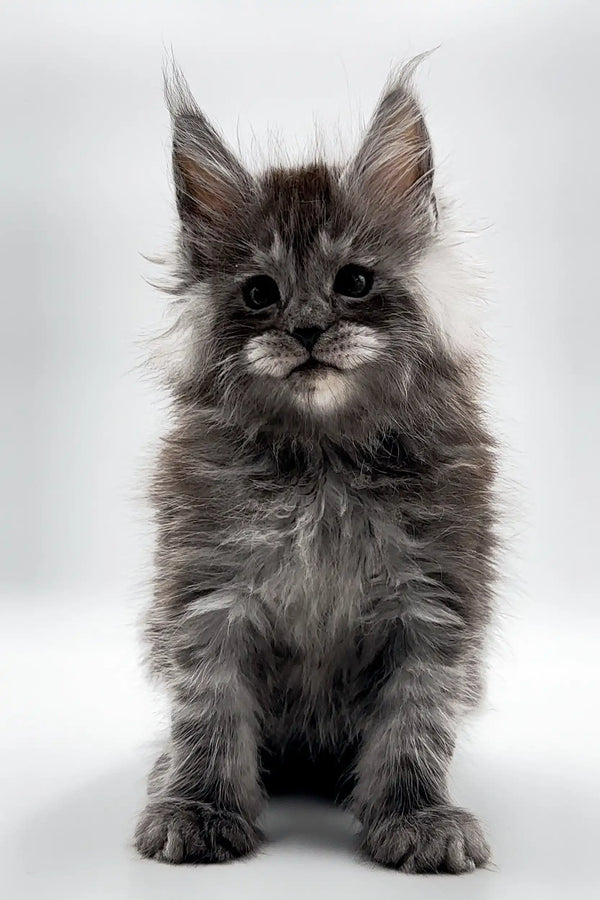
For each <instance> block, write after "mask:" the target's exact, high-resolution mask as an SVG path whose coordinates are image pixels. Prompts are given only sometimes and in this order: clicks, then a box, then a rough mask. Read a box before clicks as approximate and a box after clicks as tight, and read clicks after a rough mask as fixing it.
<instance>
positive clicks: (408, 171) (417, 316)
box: [167, 72, 463, 436]
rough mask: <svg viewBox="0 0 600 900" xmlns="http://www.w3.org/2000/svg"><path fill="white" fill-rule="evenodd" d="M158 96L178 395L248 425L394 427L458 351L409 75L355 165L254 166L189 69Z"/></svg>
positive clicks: (393, 91) (395, 88)
mask: <svg viewBox="0 0 600 900" xmlns="http://www.w3.org/2000/svg"><path fill="white" fill-rule="evenodd" d="M167 98H168V102H169V108H170V111H171V115H172V119H173V165H174V177H175V187H176V196H177V207H178V212H179V218H180V222H181V232H180V273H179V274H180V286H181V296H182V299H183V310H182V313H181V316H180V320H179V326H180V327H183V328H184V330H185V331H186V337H185V341H186V346H185V348H184V354H183V356H184V358H183V361H182V365H181V366H180V368H179V370H178V376H177V378H178V390H179V391H180V393H181V394H182V395H183V396H187V397H191V398H193V399H194V401H196V402H197V401H201V402H202V403H205V404H209V405H210V407H211V408H212V409H213V410H214V411H215V412H216V413H217V414H219V415H220V416H223V417H225V418H229V419H232V420H235V421H237V422H238V423H242V424H243V425H244V426H246V427H250V428H260V427H269V428H272V429H279V428H283V429H285V430H286V431H287V432H288V433H295V432H299V431H305V430H306V429H309V430H310V431H311V432H313V433H314V432H315V431H319V430H321V431H323V432H326V433H329V434H331V433H335V434H347V435H350V436H353V435H357V434H359V433H364V432H365V430H366V431H369V430H371V431H372V430H373V429H377V428H385V427H388V426H390V425H394V424H397V423H398V421H399V420H401V419H402V418H403V417H405V416H406V411H407V408H408V406H410V404H411V402H412V399H413V394H414V392H415V390H419V389H420V390H421V391H422V390H423V388H424V385H426V384H428V383H430V382H431V380H432V377H433V376H432V373H435V372H438V371H441V370H442V369H443V368H444V367H447V366H448V365H451V364H452V361H453V360H456V359H457V358H458V357H459V356H461V354H462V353H463V348H462V347H461V346H460V343H461V342H460V340H459V341H458V342H457V340H456V334H455V333H453V332H452V331H451V330H450V331H449V330H448V328H447V321H446V319H447V316H446V313H447V309H446V306H447V304H445V302H444V292H445V289H446V287H447V288H448V289H450V290H452V284H451V282H452V280H453V279H454V280H455V279H456V272H455V271H453V269H452V265H453V263H450V264H449V265H448V264H447V263H445V262H444V252H445V251H446V250H447V248H448V242H447V241H445V239H444V233H443V230H442V229H441V227H440V221H439V211H438V207H437V205H436V199H435V196H434V193H433V164H432V152H431V144H430V140H429V135H428V132H427V129H426V127H425V123H424V119H423V115H422V112H421V110H420V108H419V106H418V104H417V102H416V100H415V98H414V95H413V93H412V90H411V88H410V83H409V77H408V74H407V73H406V72H404V73H403V74H402V75H400V76H399V77H397V78H396V79H395V80H394V81H393V82H391V83H390V85H389V86H388V89H387V90H386V92H385V93H384V95H383V98H382V100H381V102H380V103H379V106H378V108H377V110H376V112H375V114H374V116H373V119H372V121H371V124H370V126H369V128H368V130H367V133H366V135H365V137H364V139H363V142H362V145H361V146H360V148H359V150H358V152H357V154H356V155H355V157H354V158H353V159H352V160H351V161H350V162H349V163H347V164H346V165H344V166H341V167H330V166H326V165H325V164H322V163H316V164H313V165H308V166H303V167H298V168H281V169H270V170H268V171H266V172H264V173H263V174H260V175H258V176H253V175H251V174H250V173H249V172H248V171H247V170H246V169H245V168H244V167H243V166H242V164H241V163H240V162H239V161H238V159H237V158H236V157H235V156H234V154H233V153H232V152H231V151H230V150H229V149H228V148H227V147H226V146H225V145H224V143H223V141H222V140H221V138H220V137H219V136H218V134H217V133H216V132H215V130H214V129H213V128H212V126H211V125H210V124H209V123H208V121H207V120H206V118H205V117H204V115H203V114H202V112H201V111H200V110H199V109H198V107H197V106H196V104H195V102H194V100H193V98H192V96H191V94H190V93H189V90H188V89H187V86H186V85H185V83H184V82H183V81H182V79H180V78H179V77H178V78H176V79H175V80H174V81H172V82H171V83H170V84H169V86H168V89H167ZM444 268H445V269H446V271H444ZM444 279H445V280H446V282H448V283H447V284H446V283H445V282H444Z"/></svg>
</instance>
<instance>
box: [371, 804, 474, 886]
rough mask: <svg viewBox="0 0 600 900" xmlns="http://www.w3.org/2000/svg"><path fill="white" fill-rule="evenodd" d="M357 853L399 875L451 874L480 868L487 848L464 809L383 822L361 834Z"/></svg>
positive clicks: (422, 812) (436, 810) (419, 813)
mask: <svg viewBox="0 0 600 900" xmlns="http://www.w3.org/2000/svg"><path fill="white" fill-rule="evenodd" d="M361 849H362V851H363V852H364V853H366V854H367V856H369V857H370V858H371V859H373V860H374V861H375V862H378V863H380V864H381V865H383V866H389V867H391V868H394V869H401V870H402V871H403V872H451V873H452V874H455V875H458V874H460V873H461V872H470V871H472V870H473V869H475V868H477V867H479V866H484V865H485V864H486V863H487V862H488V861H489V858H490V848H489V847H488V844H487V842H486V840H485V837H484V836H483V832H482V830H481V826H480V824H479V822H478V821H477V819H476V818H475V816H473V815H471V813H469V812H467V811H466V810H464V809H457V808H454V807H440V808H434V809H423V810H419V811H417V812H415V813H411V814H410V815H406V816H399V817H397V818H392V819H385V820H382V821H380V822H377V823H376V824H374V825H371V826H370V827H368V828H366V829H365V830H364V831H363V835H362V841H361Z"/></svg>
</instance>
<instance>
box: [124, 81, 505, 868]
mask: <svg viewBox="0 0 600 900" xmlns="http://www.w3.org/2000/svg"><path fill="white" fill-rule="evenodd" d="M410 76H411V72H410V70H408V69H405V70H404V71H403V72H402V73H401V74H400V75H399V76H398V77H396V78H395V79H394V80H393V81H392V82H390V84H389V85H388V88H387V90H386V92H385V94H384V96H383V99H382V100H381V102H380V104H379V106H378V108H377V110H376V112H375V115H374V117H373V119H372V122H371V124H370V126H369V128H368V130H367V132H366V135H365V136H364V139H363V141H362V145H361V146H360V149H359V150H358V152H357V154H356V156H355V157H354V159H352V160H351V161H350V162H349V163H348V164H347V165H345V166H343V167H339V168H336V167H328V166H326V165H324V164H323V163H321V162H316V163H315V164H313V165H306V166H302V167H298V168H281V169H277V168H275V169H270V170H268V171H266V172H264V173H263V174H261V175H259V176H257V177H253V176H251V175H250V174H249V172H247V171H246V170H245V168H244V167H243V166H242V164H241V163H240V162H239V161H238V160H237V159H236V158H235V156H234V155H233V154H232V152H231V151H230V150H229V149H228V148H227V147H226V146H225V145H224V143H223V142H222V140H221V138H220V137H219V136H218V134H217V133H216V131H215V130H214V129H213V127H212V126H211V125H210V124H209V122H208V121H207V120H206V118H205V117H204V115H203V114H202V112H201V111H200V110H199V109H198V107H197V106H196V104H195V102H194V100H193V98H192V96H191V95H190V93H189V90H188V88H187V86H186V85H185V82H184V81H183V80H182V78H181V77H180V76H175V77H174V78H173V79H172V80H171V82H170V84H169V85H168V87H167V98H168V103H169V107H170V111H171V115H172V121H173V167H174V177H175V188H176V197H177V207H178V212H179V218H180V233H179V244H178V248H179V254H178V268H177V272H176V278H177V286H176V294H177V301H176V305H177V309H178V318H177V322H176V324H175V326H174V328H173V336H174V337H175V343H176V346H177V352H176V353H173V355H172V357H171V359H170V360H169V363H170V371H169V375H168V379H169V385H170V389H171V392H172V396H173V415H174V424H173V427H172V431H171V433H170V434H169V435H168V437H167V438H166V439H165V441H164V446H163V448H162V452H161V454H160V458H159V460H158V466H157V469H156V473H155V478H154V482H153V501H154V506H155V509H156V515H157V522H158V529H159V536H158V547H157V554H156V585H155V596H154V602H153V605H152V607H151V610H150V613H149V618H148V629H147V634H148V638H149V644H150V655H151V660H152V663H153V667H154V670H155V671H156V673H157V674H158V675H159V676H160V678H161V679H162V681H163V682H164V684H165V685H166V687H167V689H168V691H169V694H170V698H171V704H172V706H171V709H172V716H171V734H170V739H169V742H168V746H167V747H166V749H165V751H164V753H163V754H162V755H161V756H160V758H159V759H158V761H157V763H156V765H155V767H154V769H153V772H152V773H151V776H150V782H149V803H148V806H147V807H146V809H145V811H144V813H143V815H142V816H141V819H140V821H139V825H138V828H137V831H136V837H135V840H136V845H137V848H138V850H139V852H140V853H141V854H142V855H143V856H146V857H153V858H155V859H159V860H163V861H166V862H172V863H181V862H216V861H225V860H230V859H233V858H235V857H238V856H243V855H244V854H247V853H250V852H252V851H253V850H255V849H256V848H257V847H258V846H259V844H260V842H261V832H260V830H259V826H258V824H257V822H258V818H259V814H260V812H261V808H262V807H263V804H264V801H265V797H266V796H268V795H269V794H270V793H274V792H282V791H283V792H287V791H305V790H309V791H315V792H322V793H325V794H327V795H329V796H332V797H334V798H336V799H338V800H339V801H340V802H342V801H343V802H345V803H347V804H348V805H349V808H350V809H352V810H353V812H354V813H355V815H356V817H357V818H358V820H359V821H360V823H361V828H362V831H361V834H360V848H361V851H362V852H363V853H364V854H366V855H367V856H368V857H370V858H372V859H373V860H376V861H377V862H379V863H382V864H383V865H386V866H392V867H395V868H398V869H402V870H404V871H408V872H441V871H443V872H465V871H468V870H470V869H473V868H474V867H475V866H481V865H484V864H485V863H486V862H487V860H488V858H489V849H488V846H487V844H486V841H485V838H484V836H483V834H482V830H481V827H480V825H479V824H478V822H477V820H476V819H475V818H474V816H472V815H471V814H470V813H468V812H466V811H465V810H463V809H460V808H457V807H455V806H453V805H452V804H451V801H450V798H449V795H448V788H447V783H446V776H447V770H448V766H449V763H450V760H451V757H452V753H453V747H454V741H455V732H456V728H457V725H458V724H459V721H460V719H461V716H462V715H463V713H464V712H465V711H466V710H467V709H468V708H470V707H472V706H474V705H475V704H476V702H477V700H478V698H479V697H480V693H481V681H482V679H481V664H482V663H481V658H482V654H483V647H484V639H485V632H486V626H487V624H488V620H489V618H490V608H491V596H492V588H493V576H494V551H495V539H494V504H493V494H492V487H493V476H494V468H495V466H494V450H493V442H492V440H491V439H490V437H489V435H488V433H487V431H486V429H485V427H484V424H483V421H482V414H481V411H480V406H479V402H478V375H477V372H478V366H477V359H476V352H475V349H474V346H473V343H472V340H471V332H470V330H469V329H468V328H465V327H463V325H462V324H461V322H462V319H463V318H464V315H463V313H464V309H465V307H466V306H467V304H468V303H469V294H468V289H467V288H468V280H467V279H462V280H461V272H462V268H461V266H462V263H461V258H460V256H459V255H458V254H459V247H458V244H457V242H456V241H455V240H454V239H453V238H452V236H451V233H450V231H449V225H448V214H447V211H446V208H445V205H444V204H443V203H441V202H440V201H439V198H438V197H436V194H434V178H433V164H432V151H431V144H430V139H429V136H428V132H427V129H426V126H425V123H424V120H423V115H422V112H421V111H420V109H419V106H418V104H417V102H416V100H415V97H414V94H413V91H412V88H411V81H410ZM463 286H466V287H463Z"/></svg>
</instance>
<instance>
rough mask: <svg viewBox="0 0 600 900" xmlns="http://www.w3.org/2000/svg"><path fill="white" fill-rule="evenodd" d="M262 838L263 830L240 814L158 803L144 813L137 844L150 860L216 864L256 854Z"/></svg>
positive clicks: (188, 805)
mask: <svg viewBox="0 0 600 900" xmlns="http://www.w3.org/2000/svg"><path fill="white" fill-rule="evenodd" d="M260 839H261V833H260V831H259V830H258V829H257V828H256V827H255V826H254V825H252V824H250V823H249V822H247V821H246V820H245V819H244V818H243V816H241V815H239V814H238V813H234V812H225V811H217V810H214V809H213V808H212V807H210V806H209V805H208V804H203V803H185V802H183V801H180V802H177V801H171V800H158V801H154V802H152V803H149V804H148V806H147V807H146V809H145V810H144V812H143V813H142V815H141V817H140V820H139V823H138V826H137V829H136V832H135V838H134V842H135V846H136V848H137V850H138V852H139V853H140V854H141V856H144V857H146V858H148V859H157V860H160V861H161V862H168V863H215V862H228V861H229V860H232V859H237V858H238V857H240V856H246V855H247V854H248V853H252V852H253V851H254V850H256V848H257V846H258V844H259V842H260Z"/></svg>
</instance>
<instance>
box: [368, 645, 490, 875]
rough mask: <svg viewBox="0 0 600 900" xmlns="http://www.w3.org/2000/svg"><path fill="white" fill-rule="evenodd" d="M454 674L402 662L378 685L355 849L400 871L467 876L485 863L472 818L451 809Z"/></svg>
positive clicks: (446, 669)
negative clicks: (449, 779)
mask: <svg viewBox="0 0 600 900" xmlns="http://www.w3.org/2000/svg"><path fill="white" fill-rule="evenodd" d="M459 674H460V673H459V672H457V670H456V669H454V668H453V667H452V666H448V667H444V666H434V665H432V664H429V663H426V662H422V661H419V660H418V659H407V660H406V661H405V662H404V663H403V665H402V666H401V667H400V668H399V669H397V670H396V671H394V672H393V674H392V675H391V676H390V677H389V679H388V680H387V682H386V683H385V684H384V685H383V687H382V688H381V690H380V693H379V695H378V698H377V711H376V714H375V716H374V717H373V719H372V721H371V723H370V724H369V725H368V726H367V728H366V731H365V734H364V739H363V746H362V750H361V753H360V755H359V759H358V763H357V778H358V780H357V786H356V789H355V792H354V802H355V808H356V812H357V815H358V817H359V818H360V820H361V822H362V826H363V830H362V838H361V848H362V850H363V852H365V853H366V854H367V855H368V856H369V857H370V858H372V859H373V860H375V861H376V862H378V863H380V864H382V865H385V866H390V867H393V868H398V869H402V870H403V871H405V872H451V873H460V872H468V871H470V870H472V869H474V868H475V867H477V866H483V865H485V863H486V862H487V861H488V860H489V856H490V850H489V847H488V845H487V843H486V840H485V838H484V836H483V833H482V830H481V826H480V825H479V823H478V821H477V819H476V818H475V817H474V816H473V815H471V813H469V812H467V811H466V810H463V809H459V808H457V807H455V806H452V805H451V803H450V799H449V796H448V789H447V784H446V778H447V771H448V766H449V763H450V760H451V757H452V753H453V749H454V735H455V720H456V711H455V704H456V701H455V698H456V680H457V675H459Z"/></svg>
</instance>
